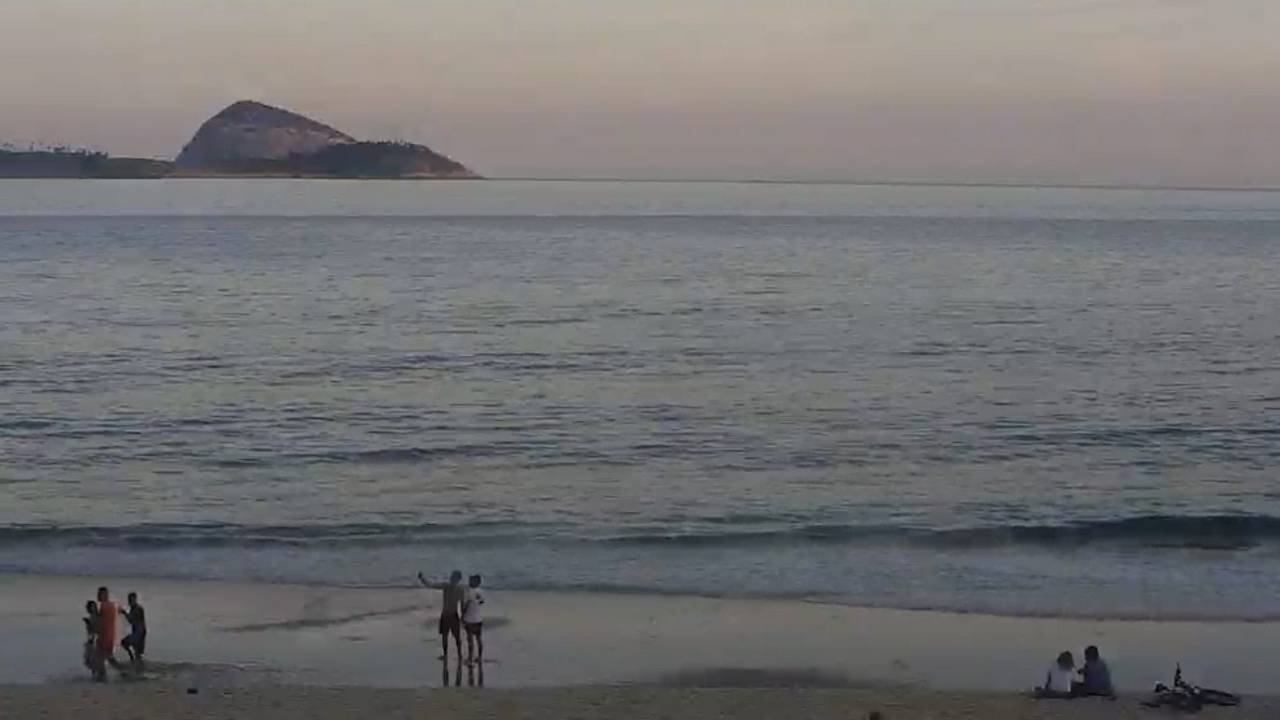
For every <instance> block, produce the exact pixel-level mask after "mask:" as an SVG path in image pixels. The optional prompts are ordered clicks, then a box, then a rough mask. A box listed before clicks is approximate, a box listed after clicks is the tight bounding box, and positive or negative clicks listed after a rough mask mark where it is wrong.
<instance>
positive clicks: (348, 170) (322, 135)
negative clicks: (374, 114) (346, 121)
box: [175, 100, 476, 178]
mask: <svg viewBox="0 0 1280 720" xmlns="http://www.w3.org/2000/svg"><path fill="white" fill-rule="evenodd" d="M175 164H176V166H177V170H178V173H179V174H182V175H201V176H207V175H217V176H239V175H255V176H290V177H351V178H414V177H423V178H426V177H449V178H470V177H476V174H475V173H473V172H472V171H471V170H469V169H468V168H467V167H466V166H464V165H463V164H462V163H459V162H457V161H455V160H453V159H451V158H448V157H445V156H444V155H441V154H440V153H437V152H435V151H434V150H432V149H431V148H429V147H427V146H425V145H417V144H414V143H407V142H386V141H361V140H356V139H355V138H353V137H351V136H350V135H348V134H346V133H344V132H342V131H340V130H336V129H334V128H332V127H330V126H328V125H325V124H324V123H321V122H318V121H316V120H312V119H311V118H308V117H305V116H303V115H299V114H297V113H294V112H291V111H289V110H285V109H283V108H277V107H272V106H270V105H264V104H262V103H259V102H254V101H252V100H241V101H240V102H237V103H233V104H231V105H230V106H228V107H227V108H225V109H224V110H222V111H221V112H219V113H218V114H217V115H214V116H213V117H211V118H209V119H208V120H207V121H205V123H204V124H203V125H201V126H200V129H199V130H197V131H196V134H195V136H194V137H192V138H191V141H190V142H188V143H187V145H186V147H184V148H183V149H182V152H181V153H179V154H178V158H177V160H176V161H175Z"/></svg>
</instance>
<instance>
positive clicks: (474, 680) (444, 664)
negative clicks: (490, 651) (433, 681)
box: [440, 658, 484, 687]
mask: <svg viewBox="0 0 1280 720" xmlns="http://www.w3.org/2000/svg"><path fill="white" fill-rule="evenodd" d="M463 664H464V663H463V662H462V658H458V662H457V664H456V665H455V666H454V669H453V678H452V680H453V687H462V666H463ZM466 667H467V687H484V664H482V663H478V662H477V663H467V664H466ZM449 681H450V677H449V661H448V660H441V661H440V684H441V685H442V686H443V687H449Z"/></svg>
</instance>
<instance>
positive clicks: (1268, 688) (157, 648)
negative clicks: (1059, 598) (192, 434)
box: [0, 574, 1280, 694]
mask: <svg viewBox="0 0 1280 720" xmlns="http://www.w3.org/2000/svg"><path fill="white" fill-rule="evenodd" d="M99 584H106V585H108V586H109V587H111V589H112V594H113V596H117V597H123V596H124V594H125V593H126V592H128V591H131V590H136V591H138V592H139V593H140V594H141V597H142V603H143V605H144V606H145V607H146V608H147V613H148V618H149V620H150V623H149V624H150V628H151V632H150V633H149V645H150V647H149V655H148V657H149V662H150V663H151V664H152V665H151V667H152V668H153V670H154V672H153V673H151V674H152V676H153V677H154V678H156V679H159V680H162V681H165V682H161V683H157V684H169V683H177V684H183V683H194V684H199V685H204V686H217V687H230V688H234V687H246V686H257V685H262V684H268V685H302V686H316V687H326V686H334V685H354V686H360V687H381V688H421V687H423V686H439V685H440V684H441V677H442V674H444V675H448V674H449V673H451V672H457V671H459V670H460V669H461V668H449V667H447V666H443V664H442V663H440V662H439V660H438V659H437V655H438V654H439V650H440V648H439V644H438V638H437V636H435V634H434V621H435V612H436V611H435V606H436V603H437V602H438V598H437V594H436V593H431V592H428V591H425V590H421V589H409V588H383V589H370V588H336V587H326V586H298V585H269V584H258V585H255V584H249V583H226V582H216V581H175V580H157V579H147V578H110V579H102V580H99V579H97V578H78V577H69V576H36V575H13V574H0V630H2V631H3V632H5V634H6V637H7V638H9V642H8V643H5V644H3V645H0V684H10V685H12V684H15V683H17V684H31V683H34V684H41V683H52V684H55V685H64V684H66V683H68V682H71V683H75V682H79V681H83V680H84V679H85V678H86V677H87V673H86V672H85V671H84V669H83V667H81V666H80V665H79V660H80V658H79V657H78V653H77V650H78V646H79V643H80V642H81V641H82V635H83V629H82V628H81V627H80V626H79V616H80V609H81V608H82V607H83V603H84V600H85V599H87V598H88V597H89V596H90V594H91V593H92V591H93V590H94V589H95V588H96V587H97V586H98V585H99ZM487 590H488V592H487V596H488V597H489V599H490V604H489V606H488V608H489V614H488V617H487V618H486V631H485V640H486V662H485V664H484V665H483V666H481V668H480V669H481V672H482V674H483V675H485V676H487V677H485V678H483V680H484V681H485V684H486V686H487V687H490V688H493V687H498V688H548V687H593V686H602V685H625V686H631V685H641V686H649V685H657V686H664V687H691V686H692V687H704V686H708V685H710V686H722V685H725V684H729V685H732V686H738V685H743V684H745V685H756V686H758V685H761V684H763V685H766V686H769V687H773V686H787V687H826V688H845V689H848V688H866V687H876V688H884V687H892V688H910V689H911V691H912V692H916V691H919V690H922V689H927V690H929V691H945V692H973V691H978V692H995V693H1004V694H1009V693H1012V694H1017V693H1020V692H1024V691H1026V690H1028V689H1030V688H1031V687H1032V686H1033V685H1034V684H1036V683H1037V682H1038V681H1039V680H1040V677H1041V674H1042V673H1043V669H1044V668H1045V667H1047V666H1048V663H1049V662H1050V661H1051V660H1052V658H1053V657H1054V656H1055V655H1056V654H1057V652H1059V651H1060V650H1063V649H1070V650H1072V651H1073V652H1075V653H1077V654H1078V653H1079V652H1080V650H1081V649H1082V648H1083V647H1084V646H1085V645H1088V644H1096V645H1098V646H1099V647H1101V648H1102V651H1103V655H1104V657H1106V658H1107V659H1108V661H1109V662H1110V663H1111V664H1112V669H1113V673H1114V674H1115V681H1116V685H1117V688H1118V690H1120V691H1121V692H1122V693H1130V694H1132V693H1142V692H1145V691H1148V690H1149V689H1150V688H1151V687H1152V685H1153V684H1154V683H1155V682H1156V681H1164V682H1166V683H1167V682H1168V681H1169V679H1170V677H1171V676H1172V673H1173V666H1174V664H1175V663H1177V662H1181V663H1182V665H1183V668H1184V671H1185V672H1186V674H1187V678H1188V679H1189V680H1190V681H1192V682H1196V683H1201V684H1204V685H1206V686H1211V687H1221V688H1223V689H1227V690H1230V691H1233V692H1239V693H1244V694H1259V693H1264V694H1265V693H1270V692H1273V691H1274V688H1273V685H1272V683H1273V681H1274V673H1273V672H1270V671H1269V670H1268V668H1271V667H1274V666H1275V664H1276V663H1277V662H1280V623H1272V622H1256V621H1253V622H1204V621H1194V622H1186V621H1152V620H1141V621H1132V620H1116V619H1106V620H1086V619H1078V618H1027V617H1008V616H992V615H977V614H958V613H946V612H937V611H925V610H891V609H875V608H855V607H849V606H844V605H834V604H828V603H822V602H816V601H812V600H781V599H725V598H703V597H690V596H670V595H617V594H605V593H574V592H535V591H506V590H503V589H501V588H488V589H487ZM451 662H453V661H452V660H451Z"/></svg>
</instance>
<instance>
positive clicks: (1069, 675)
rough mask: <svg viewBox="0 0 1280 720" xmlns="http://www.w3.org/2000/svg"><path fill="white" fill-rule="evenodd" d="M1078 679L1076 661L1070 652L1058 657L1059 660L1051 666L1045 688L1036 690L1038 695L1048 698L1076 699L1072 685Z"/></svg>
mask: <svg viewBox="0 0 1280 720" xmlns="http://www.w3.org/2000/svg"><path fill="white" fill-rule="evenodd" d="M1075 677H1076V660H1075V658H1074V657H1072V656H1071V653H1070V652H1064V653H1062V654H1061V655H1059V656H1058V660H1057V661H1056V662H1055V663H1054V664H1053V665H1051V666H1049V672H1048V673H1046V674H1045V678H1044V687H1038V688H1036V695H1038V696H1039V697H1046V698H1070V697H1075V693H1074V691H1073V689H1072V683H1073V682H1074V681H1075Z"/></svg>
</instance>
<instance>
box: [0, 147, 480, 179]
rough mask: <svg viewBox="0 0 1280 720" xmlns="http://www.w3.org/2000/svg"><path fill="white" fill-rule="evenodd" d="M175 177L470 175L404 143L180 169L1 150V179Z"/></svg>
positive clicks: (78, 154)
mask: <svg viewBox="0 0 1280 720" xmlns="http://www.w3.org/2000/svg"><path fill="white" fill-rule="evenodd" d="M173 175H194V176H201V175H204V176H228V175H229V176H241V175H243V176H276V177H279V176H284V177H290V176H293V177H334V178H411V177H429V176H446V177H448V176H453V177H470V176H471V173H470V172H469V171H468V170H467V168H466V167H464V166H463V165H462V164H461V163H458V162H455V161H454V160H451V159H450V158H447V157H445V156H443V155H440V154H438V153H436V152H434V151H432V150H431V149H430V148H427V147H425V146H422V145H414V144H413V143H403V142H356V143H343V144H337V145H330V146H329V147H326V148H324V149H322V150H320V151H318V152H314V153H307V154H294V155H290V156H289V157H287V158H283V159H279V160H270V159H258V160H244V161H239V162H234V163H223V164H221V165H217V166H210V167H202V168H199V169H182V170H179V169H178V168H176V167H175V165H174V164H173V163H172V162H169V161H167V160H149V159H146V158H116V157H111V156H110V155H107V154H106V153H103V152H94V151H90V150H78V149H70V148H53V149H49V150H14V149H5V148H3V147H0V177H9V178H162V177H169V176H173Z"/></svg>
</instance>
